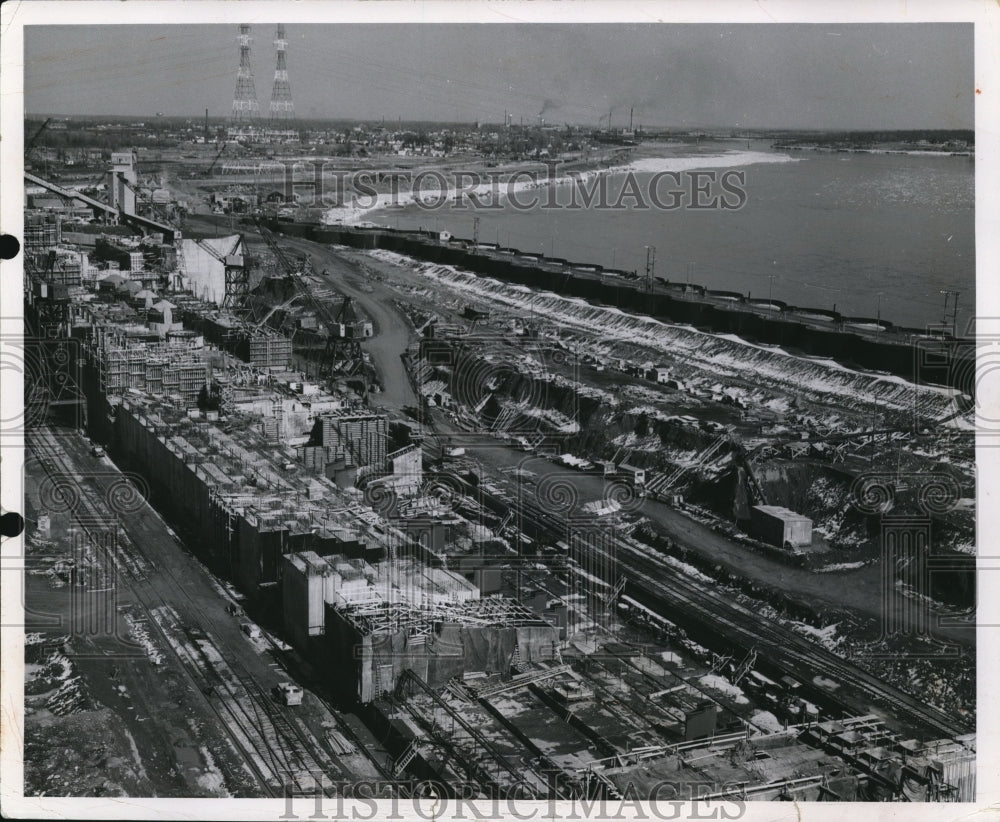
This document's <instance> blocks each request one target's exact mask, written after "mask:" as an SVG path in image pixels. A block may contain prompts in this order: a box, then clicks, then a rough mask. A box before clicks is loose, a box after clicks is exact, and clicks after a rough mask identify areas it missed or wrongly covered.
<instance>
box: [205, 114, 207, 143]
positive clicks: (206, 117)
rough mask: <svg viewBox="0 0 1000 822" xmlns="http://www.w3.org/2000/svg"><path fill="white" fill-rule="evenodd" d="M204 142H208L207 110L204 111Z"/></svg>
mask: <svg viewBox="0 0 1000 822" xmlns="http://www.w3.org/2000/svg"><path fill="white" fill-rule="evenodd" d="M205 142H206V143H207V142H208V109H207V108H206V109H205Z"/></svg>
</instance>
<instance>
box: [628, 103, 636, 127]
mask: <svg viewBox="0 0 1000 822" xmlns="http://www.w3.org/2000/svg"><path fill="white" fill-rule="evenodd" d="M634 111H635V108H634V107H633V108H630V109H629V110H628V130H629V131H632V113H633V112H634Z"/></svg>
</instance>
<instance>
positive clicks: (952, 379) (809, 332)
mask: <svg viewBox="0 0 1000 822" xmlns="http://www.w3.org/2000/svg"><path fill="white" fill-rule="evenodd" d="M275 225H276V226H277V230H280V231H283V232H284V233H286V234H289V235H291V236H297V237H306V238H308V239H312V240H315V241H316V242H321V243H339V244H342V245H347V246H350V247H352V248H359V249H376V248H380V249H385V250H387V251H395V252H397V253H400V254H406V255H408V256H412V257H415V258H417V259H419V260H427V261H431V262H437V263H443V264H446V265H454V266H457V267H460V268H463V269H466V270H468V271H472V272H474V273H476V274H481V275H485V276H490V277H496V278H497V279H500V280H505V281H507V282H512V283H517V284H520V285H527V286H530V287H532V288H538V289H542V290H548V291H553V292H555V293H558V294H563V295H566V296H573V297H582V298H584V299H586V300H590V301H592V302H595V303H603V304H605V305H610V306H615V307H617V308H621V309H624V310H628V311H634V312H636V313H639V314H647V315H650V316H653V317H657V318H659V319H663V320H667V321H669V322H678V323H690V324H692V325H694V326H696V327H699V328H704V329H707V330H710V331H714V332H718V333H730V334H738V335H739V336H741V337H743V338H744V339H749V340H753V341H759V342H765V343H772V344H776V345H782V346H792V347H795V348H797V349H799V350H801V351H803V352H805V353H807V354H815V355H820V356H828V357H833V358H834V359H837V360H838V361H840V362H846V363H850V364H854V365H859V366H862V367H865V368H875V369H878V370H881V371H889V372H890V373H892V374H896V375H898V376H901V377H904V378H905V379H913V377H914V374H915V367H916V366H915V363H917V362H918V360H919V358H918V357H916V356H915V352H914V347H913V343H912V341H911V340H908V339H906V338H897V339H895V340H887V339H876V338H874V337H872V336H870V335H865V334H861V333H856V332H854V331H852V330H851V329H850V327H849V326H848V327H847V328H844V329H841V328H840V323H841V322H842V321H843V320H844V318H843V317H842V316H841V315H840V314H839V313H837V312H833V311H830V310H829V309H825V308H809V307H804V306H791V305H785V304H784V303H782V302H780V301H779V300H772V301H771V302H773V303H776V304H780V305H781V310H778V311H774V312H768V313H767V314H764V313H763V312H760V311H754V310H753V308H752V306H751V305H749V304H748V302H747V300H746V298H744V297H743V296H742V295H740V297H739V299H738V300H736V299H733V300H729V301H727V304H722V305H719V304H713V303H711V302H707V301H705V300H702V299H697V298H692V295H699V296H700V295H704V294H706V289H705V288H704V287H702V286H694V285H692V286H690V287H688V288H687V289H686V290H687V291H688V293H687V294H682V293H680V291H677V292H676V293H671V292H667V293H662V292H661V293H656V294H647V293H645V291H644V290H643V289H642V288H641V287H638V286H636V285H633V284H625V283H622V282H621V280H617V279H615V278H605V280H604V281H602V280H601V279H598V278H592V277H586V278H585V277H575V276H572V275H571V276H569V277H567V271H569V272H570V274H571V272H572V267H573V265H572V264H568V265H567V266H558V265H551V264H550V262H551V261H549V260H542V259H539V258H538V256H537V255H535V257H534V258H530V257H529V256H528V255H524V254H519V253H513V254H511V255H509V256H488V255H486V254H477V253H475V252H474V251H472V250H470V249H469V248H467V247H466V245H465V244H464V243H462V242H461V241H452V242H451V243H448V244H443V243H439V242H437V241H436V239H434V238H433V237H432V236H431V235H430V234H421V233H420V232H417V231H392V230H388V229H363V228H351V227H347V226H322V227H319V226H312V225H307V224H304V223H280V224H277V223H276V224H275ZM578 268H579V266H578ZM681 288H682V289H683V288H684V287H683V286H682V287H681ZM800 313H808V314H814V315H816V316H817V317H819V316H822V317H829V318H830V320H831V322H830V325H831V327H830V328H824V327H822V326H820V327H817V326H816V325H814V324H807V323H806V322H804V321H803V319H802V318H801V317H799V316H797V315H798V314H800ZM872 322H873V321H872ZM881 325H882V326H883V327H886V328H888V327H891V324H890V323H888V322H886V321H882V322H881ZM898 330H899V331H900V332H901V333H925V332H924V330H923V329H905V328H904V329H898ZM967 348H968V346H966V348H963V347H962V343H961V341H960V342H959V343H957V344H948V343H945V344H944V347H943V348H942V350H941V351H940V355H939V360H940V365H938V366H935V367H934V369H933V376H928V375H927V370H926V367H925V366H921V368H922V373H923V375H924V379H929V380H931V381H934V382H938V383H940V384H943V385H949V386H952V387H955V388H960V389H961V390H968V385H963V383H964V382H967V381H966V380H964V379H963V377H962V376H961V371H962V370H961V369H958V368H954V367H952V366H951V364H950V362H951V360H952V359H954V358H960V357H967V356H969V351H968V350H967Z"/></svg>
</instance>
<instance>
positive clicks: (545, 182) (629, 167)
mask: <svg viewBox="0 0 1000 822" xmlns="http://www.w3.org/2000/svg"><path fill="white" fill-rule="evenodd" d="M795 162H799V160H798V158H796V157H789V156H787V155H784V154H776V153H771V152H764V151H745V150H743V151H741V150H732V151H726V152H723V153H716V154H703V155H687V156H668V157H642V158H638V159H633V160H631V161H630V162H628V163H624V164H619V165H611V166H606V167H598V168H590V169H585V170H580V171H571V172H570V173H568V174H564V175H562V176H559V177H545V178H544V179H541V180H516V177H517V176H519V175H526V174H531V173H533V172H534V171H535V168H536V167H537V171H538V172H541V173H545V172H547V171H548V167H547V166H545V165H544V164H541V163H531V164H529V165H528V166H525V165H521V166H519V167H518V168H517V169H510V170H509V171H508V176H507V179H506V182H504V181H501V180H497V181H495V182H491V183H489V184H480V185H476V186H471V187H469V188H463V189H462V192H463V194H464V195H465V196H470V197H477V198H478V197H482V196H484V195H485V196H489V195H491V194H495V195H496V196H497V197H498V200H504V199H508V198H510V196H511V195H513V194H519V193H521V192H524V191H535V190H539V189H545V188H548V187H551V186H557V187H563V186H567V185H571V184H577V185H580V184H586V183H589V182H590V181H591V180H593V179H594V178H596V177H601V176H609V177H610V176H616V175H620V174H629V173H632V174H658V173H670V172H678V173H679V172H684V171H693V170H695V169H698V170H702V169H717V168H719V169H721V168H736V167H740V166H745V165H756V164H760V163H795ZM483 170H484V171H485V172H486V173H488V172H489V171H490V169H486V168H485V167H483ZM502 171H506V170H502ZM426 173H428V174H431V173H436V174H438V175H440V176H443V177H445V176H447V173H448V172H447V170H440V169H435V170H434V171H431V170H428V171H427V172H426ZM418 193H419V195H420V198H419V199H420V200H421V201H427V200H430V201H432V202H434V201H437V200H439V199H441V198H444V200H445V202H454V200H455V199H456V194H457V193H458V188H457V187H455V186H449V187H447V188H445V189H441V188H437V189H430V188H427V189H424V188H422V189H420V191H419V192H418ZM418 193H415V192H413V191H407V192H398V193H396V194H393V193H391V192H390V193H380V194H378V195H377V196H376V201H375V202H374V203H373V204H372V205H370V206H367V207H362V206H359V205H357V203H358V199H357V198H355V199H354V201H353V202H352V204H351V205H350V206H346V207H345V206H336V207H334V208H331V209H328V210H327V211H326V212H324V214H323V217H322V219H321V224H322V225H329V226H336V225H343V226H354V227H358V228H361V227H364V226H363V225H362V223H364V222H367V220H366V218H367V217H368V216H369V215H371V214H375V213H378V212H385V211H397V210H400V209H403V208H407V207H408V206H411V205H414V204H415V203H416V202H417V200H418ZM369 199H370V198H369Z"/></svg>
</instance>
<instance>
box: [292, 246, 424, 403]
mask: <svg viewBox="0 0 1000 822" xmlns="http://www.w3.org/2000/svg"><path fill="white" fill-rule="evenodd" d="M278 236H279V241H280V242H281V244H282V245H285V246H288V247H289V248H294V249H295V250H296V251H298V252H300V253H303V254H308V255H309V257H310V260H311V262H312V267H313V270H314V271H317V272H319V271H323V270H324V269H326V274H325V275H320V274H317V275H316V276H317V278H318V279H320V280H321V281H323V282H324V283H325V284H326V285H329V286H330V288H332V289H334V290H335V291H338V292H340V293H341V294H346V295H348V296H349V297H351V299H353V300H354V302H355V303H356V304H357V305H358V306H359V307H360V308H361V309H362V310H363V311H364V312H365V313H366V314H367V315H368V317H369V318H370V319H371V321H372V326H373V331H374V336H373V337H372V338H371V339H370V340H368V341H367V342H366V343H364V344H363V347H364V350H365V351H366V352H367V353H368V355H369V356H370V357H371V359H372V363H373V364H374V366H375V370H376V372H377V373H378V375H379V379H380V380H381V382H382V386H383V390H382V391H381V392H379V393H371V394H369V402H370V403H371V404H372V405H376V406H378V407H380V408H382V409H383V410H386V411H397V412H398V411H402V409H403V407H404V406H407V405H409V406H415V405H417V404H418V402H417V395H416V394H415V393H414V391H413V387H412V384H411V383H410V377H409V374H408V373H407V371H406V368H405V367H404V365H403V361H402V355H403V353H404V352H405V351H406V349H407V347H408V346H409V345H410V343H411V342H413V341H414V340H415V339H416V334H415V333H414V331H413V329H412V327H411V326H410V323H409V321H408V320H407V319H406V317H405V316H404V315H403V314H402V312H401V311H399V309H397V308H396V307H395V305H394V304H393V299H394V298H395V296H396V295H395V293H394V292H392V291H390V290H389V289H388V288H386V287H385V286H383V285H382V284H381V283H380V282H378V281H376V280H371V281H367V280H366V279H365V275H364V274H363V273H362V271H361V269H360V268H359V267H358V266H356V265H354V264H353V263H351V262H349V261H348V260H346V259H345V258H344V257H343V256H342V255H341V254H338V253H337V252H336V251H334V250H333V249H331V248H329V247H328V246H325V245H321V244H320V243H314V242H312V241H311V240H300V239H297V238H291V237H283V236H281V235H280V234H279V235H278ZM361 281H366V282H368V285H369V286H370V287H371V289H372V290H371V291H370V292H369V291H365V290H363V289H362V288H361V286H360V282H361Z"/></svg>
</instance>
